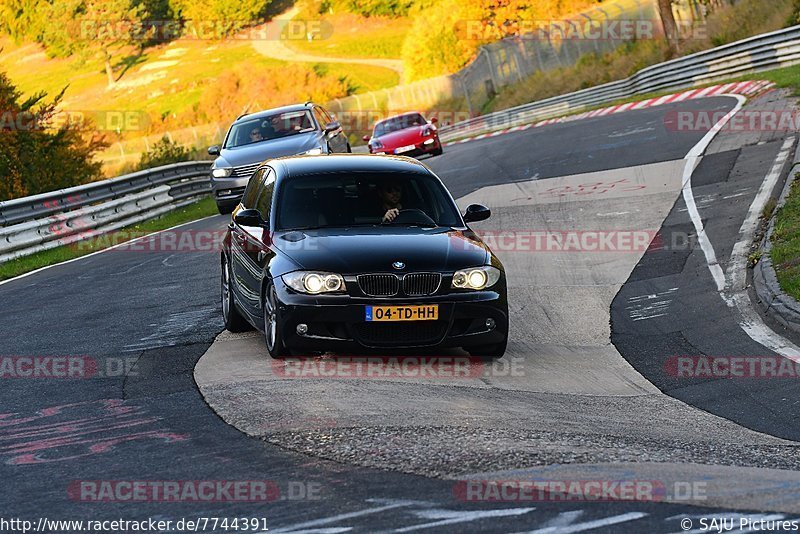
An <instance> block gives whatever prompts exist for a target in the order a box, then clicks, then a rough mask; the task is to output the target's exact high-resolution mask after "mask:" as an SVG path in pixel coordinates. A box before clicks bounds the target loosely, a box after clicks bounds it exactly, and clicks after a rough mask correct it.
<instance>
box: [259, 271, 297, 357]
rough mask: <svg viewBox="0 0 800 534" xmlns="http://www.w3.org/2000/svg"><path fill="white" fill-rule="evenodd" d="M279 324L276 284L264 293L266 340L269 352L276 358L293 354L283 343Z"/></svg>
mask: <svg viewBox="0 0 800 534" xmlns="http://www.w3.org/2000/svg"><path fill="white" fill-rule="evenodd" d="M279 325H280V306H279V305H278V293H277V292H276V291H275V286H269V288H268V289H267V292H266V295H264V341H265V343H266V345H267V352H268V353H269V355H270V356H271V357H272V358H274V359H276V360H278V359H281V358H285V357H287V356H291V352H290V351H289V350H288V349H287V348H286V346H285V345H284V344H283V336H282V335H281V331H280V328H279Z"/></svg>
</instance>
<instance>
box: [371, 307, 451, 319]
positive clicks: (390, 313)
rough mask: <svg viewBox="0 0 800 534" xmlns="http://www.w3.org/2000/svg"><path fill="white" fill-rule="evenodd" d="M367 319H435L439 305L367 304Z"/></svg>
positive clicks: (437, 316) (437, 315)
mask: <svg viewBox="0 0 800 534" xmlns="http://www.w3.org/2000/svg"><path fill="white" fill-rule="evenodd" d="M365 318H366V320H367V321H435V320H437V319H438V318H439V305H438V304H429V305H427V306H367V307H366V311H365Z"/></svg>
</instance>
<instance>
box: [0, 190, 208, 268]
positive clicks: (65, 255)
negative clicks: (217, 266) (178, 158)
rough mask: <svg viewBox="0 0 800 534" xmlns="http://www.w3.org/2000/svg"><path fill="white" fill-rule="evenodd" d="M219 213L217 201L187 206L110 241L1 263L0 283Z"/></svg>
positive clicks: (121, 232) (124, 230)
mask: <svg viewBox="0 0 800 534" xmlns="http://www.w3.org/2000/svg"><path fill="white" fill-rule="evenodd" d="M216 213H218V212H217V205H216V203H215V202H214V199H213V198H211V197H208V198H204V199H202V200H198V201H197V202H194V203H192V204H189V205H187V206H184V207H183V208H179V209H176V210H173V211H170V212H169V213H165V214H164V215H162V216H161V217H157V218H155V219H150V220H148V221H144V222H142V223H139V224H134V225H131V226H128V227H125V228H122V229H120V230H116V231H114V232H111V234H110V237H111V238H110V239H98V240H95V241H93V242H91V243H84V245H82V246H80V247H78V246H76V244H72V245H65V246H62V247H56V248H53V249H50V250H45V251H42V252H37V253H36V254H31V255H30V256H24V257H22V258H17V259H15V260H10V261H7V262H5V263H1V264H0V280H7V279H9V278H14V277H15V276H19V275H21V274H25V273H28V272H31V271H35V270H36V269H40V268H42V267H47V266H48V265H55V264H57V263H61V262H63V261H67V260H72V259H75V258H79V257H81V256H85V255H87V254H91V253H92V252H97V251H98V250H102V249H104V248H107V246H106V245H107V244H108V243H109V242H113V243H120V242H125V241H129V240H130V239H133V238H136V237H139V236H141V235H143V234H150V233H153V232H158V231H159V230H165V229H167V228H172V227H173V226H177V225H179V224H183V223H186V222H191V221H195V220H197V219H202V218H203V217H208V216H209V215H215V214H216ZM125 234H128V235H129V236H130V237H127V238H126V237H125Z"/></svg>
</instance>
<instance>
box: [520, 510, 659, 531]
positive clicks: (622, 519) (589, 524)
mask: <svg viewBox="0 0 800 534" xmlns="http://www.w3.org/2000/svg"><path fill="white" fill-rule="evenodd" d="M643 517H647V514H645V513H644V512H629V513H627V514H620V515H615V516H611V517H606V518H604V519H596V520H594V521H586V522H584V523H577V524H574V525H570V526H567V527H565V526H557V527H545V528H540V529H538V530H531V531H530V532H528V533H527V534H571V533H572V532H584V531H587V530H592V529H596V528H603V527H609V526H611V525H618V524H620V523H627V522H629V521H636V520H637V519H641V518H643Z"/></svg>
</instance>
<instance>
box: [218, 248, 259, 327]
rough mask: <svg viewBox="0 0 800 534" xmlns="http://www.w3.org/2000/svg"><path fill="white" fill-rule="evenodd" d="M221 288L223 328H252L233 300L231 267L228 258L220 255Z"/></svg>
mask: <svg viewBox="0 0 800 534" xmlns="http://www.w3.org/2000/svg"><path fill="white" fill-rule="evenodd" d="M221 282H222V283H221V284H220V285H221V290H222V319H223V321H224V322H225V328H226V329H227V330H228V331H229V332H247V331H248V330H252V329H253V327H252V325H251V324H250V323H248V322H247V319H245V318H244V316H242V314H241V313H239V310H238V309H237V308H236V302H234V298H233V291H232V290H231V267H230V262H228V259H227V258H226V257H225V256H223V257H222V277H221Z"/></svg>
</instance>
